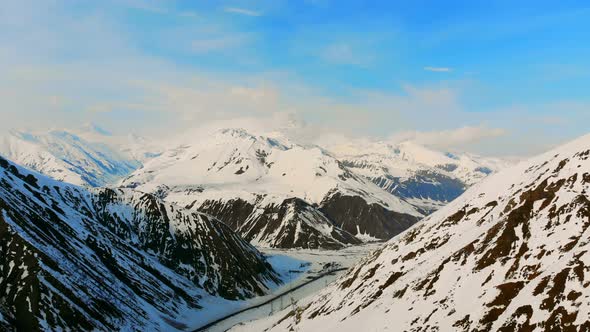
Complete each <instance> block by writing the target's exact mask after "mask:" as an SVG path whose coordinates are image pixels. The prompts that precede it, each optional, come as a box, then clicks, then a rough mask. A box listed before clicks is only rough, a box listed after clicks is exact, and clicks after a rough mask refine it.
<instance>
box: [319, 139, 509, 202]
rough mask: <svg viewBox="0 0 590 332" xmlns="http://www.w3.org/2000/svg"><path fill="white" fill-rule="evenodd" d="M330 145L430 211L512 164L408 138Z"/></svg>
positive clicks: (348, 163)
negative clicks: (431, 147) (444, 150)
mask: <svg viewBox="0 0 590 332" xmlns="http://www.w3.org/2000/svg"><path fill="white" fill-rule="evenodd" d="M329 149H330V151H332V152H333V153H334V154H335V155H336V156H337V158H339V159H340V160H341V161H342V162H343V163H344V165H346V166H347V167H348V168H350V169H351V170H353V171H354V172H356V173H357V174H360V175H362V176H364V177H366V178H367V179H370V180H371V181H373V182H374V183H375V184H377V185H378V186H379V187H381V188H383V189H385V190H386V191H388V192H390V193H392V194H393V195H395V196H397V197H401V198H404V199H405V200H407V201H408V202H410V203H412V204H414V205H415V206H416V207H418V208H420V209H422V210H424V211H426V212H428V213H431V212H434V211H436V210H437V209H439V208H441V207H442V206H444V205H446V204H448V203H449V202H450V201H452V200H454V199H455V198H457V197H459V196H460V195H461V194H462V193H463V192H464V191H465V190H467V188H469V187H470V186H472V185H474V184H475V183H478V182H480V181H481V180H482V179H484V178H485V177H487V176H488V175H490V174H492V173H495V172H497V171H499V170H500V169H502V168H505V167H506V166H507V165H509V163H508V162H506V161H503V160H499V159H493V158H482V157H478V156H474V155H469V154H453V153H449V152H439V151H435V150H432V149H429V148H427V147H424V146H421V145H418V144H416V143H413V142H409V141H408V142H402V143H398V144H388V143H386V142H365V143H359V142H354V141H352V142H349V143H347V144H343V145H336V146H332V147H330V148H329Z"/></svg>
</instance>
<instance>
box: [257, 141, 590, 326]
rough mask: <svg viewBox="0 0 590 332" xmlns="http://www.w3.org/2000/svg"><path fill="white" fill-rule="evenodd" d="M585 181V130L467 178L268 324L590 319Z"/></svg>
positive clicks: (588, 156) (589, 206)
mask: <svg viewBox="0 0 590 332" xmlns="http://www.w3.org/2000/svg"><path fill="white" fill-rule="evenodd" d="M589 192H590V135H589V136H585V137H582V138H581V139H579V140H576V141H574V142H572V143H570V144H567V145H565V146H562V147H560V148H558V149H556V150H554V151H551V152H549V153H547V154H544V155H542V156H540V157H537V158H534V159H532V160H530V161H528V162H524V163H521V164H519V165H518V166H516V167H514V168H511V169H509V170H506V171H503V172H500V173H499V174H497V175H494V176H492V177H491V178H489V179H488V180H486V181H484V182H483V183H481V184H480V185H477V186H475V187H474V188H471V189H470V190H468V192H467V193H466V194H464V195H463V196H462V197H461V198H459V199H457V200H456V201H454V202H453V203H451V204H449V205H448V206H446V207H445V208H443V209H441V210H440V211H438V212H437V213H434V214H433V215H431V216H430V217H428V218H426V219H424V220H423V221H421V222H420V223H419V224H417V225H416V226H415V227H413V228H412V229H410V230H408V231H407V232H405V233H404V234H403V235H401V236H400V237H397V238H396V239H394V240H392V241H391V242H390V243H389V244H388V245H387V246H386V247H385V248H383V249H381V250H379V251H377V252H375V253H373V254H372V255H371V256H370V257H367V258H366V259H365V260H364V261H362V262H360V263H359V264H358V265H357V266H356V267H355V268H353V269H351V270H350V271H349V272H348V273H347V275H345V276H344V277H342V278H341V279H339V280H338V281H337V282H336V283H334V284H332V285H331V286H330V287H328V288H326V289H325V290H324V291H322V293H321V294H319V295H318V296H316V297H315V298H313V299H312V300H309V301H308V302H307V303H304V304H302V305H301V307H300V308H299V309H298V310H297V311H296V312H294V313H291V314H290V315H288V316H287V317H285V318H284V319H282V320H281V321H279V322H276V319H275V322H271V323H270V326H272V325H273V324H276V325H275V326H274V328H273V329H271V330H276V331H286V330H290V328H292V327H294V328H296V329H297V331H320V330H321V331H359V330H363V327H367V326H370V327H371V329H373V330H377V331H385V330H388V329H392V328H393V329H394V330H399V331H533V330H539V331H587V330H588V329H590V287H589V285H590V280H589V276H590V274H589V273H588V272H590V271H589V270H590V253H589V252H590V242H589V241H588V238H589V237H588V232H589V231H590V230H589V226H590V194H589ZM295 325H296V326H295ZM258 328H259V329H260V327H258Z"/></svg>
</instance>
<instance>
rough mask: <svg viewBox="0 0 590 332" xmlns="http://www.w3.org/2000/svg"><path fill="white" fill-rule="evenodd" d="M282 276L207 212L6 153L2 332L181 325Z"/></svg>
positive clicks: (0, 235)
mask: <svg viewBox="0 0 590 332" xmlns="http://www.w3.org/2000/svg"><path fill="white" fill-rule="evenodd" d="M280 282H281V281H280V279H279V276H278V275H277V273H276V272H275V271H274V270H273V269H272V267H271V266H270V265H269V264H268V263H267V262H266V260H265V258H264V257H263V256H262V254H261V253H259V252H258V251H257V250H256V249H255V248H254V247H252V246H251V245H250V244H248V243H247V242H246V241H244V240H243V239H241V238H240V237H239V236H237V235H236V234H235V233H234V232H232V231H231V230H230V229H229V228H228V227H227V226H225V225H224V224H223V223H221V222H219V221H217V220H214V219H213V218H211V217H209V216H205V215H203V214H200V213H196V212H191V211H187V210H185V209H182V208H179V207H176V206H174V205H171V204H168V203H164V202H163V201H161V200H159V199H157V198H156V197H154V196H152V195H149V194H144V193H138V192H134V191H131V190H128V189H126V190H123V189H116V190H111V189H92V190H91V191H88V190H86V189H83V188H81V187H77V186H74V185H69V184H65V183H62V182H58V181H55V180H52V179H49V178H46V177H44V176H41V175H39V174H37V173H33V172H31V171H28V170H26V169H24V168H22V167H20V166H17V165H15V164H13V163H11V162H9V161H7V160H6V159H3V158H0V329H3V328H5V329H7V330H12V329H14V328H16V329H17V330H23V331H25V330H26V331H29V330H39V329H41V330H60V329H66V330H67V329H73V330H98V331H112V330H121V329H122V330H176V329H181V330H182V329H185V328H186V326H184V325H183V324H182V323H181V322H183V321H189V320H190V319H191V318H190V317H192V320H194V319H195V318H194V317H195V316H196V317H198V316H199V312H200V310H201V309H202V306H203V304H202V300H204V299H205V298H212V297H222V298H225V299H243V298H248V297H252V296H254V295H262V294H264V293H266V292H267V291H268V290H269V288H270V287H273V286H274V285H276V284H279V283H280Z"/></svg>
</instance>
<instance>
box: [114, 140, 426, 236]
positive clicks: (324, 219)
mask: <svg viewBox="0 0 590 332" xmlns="http://www.w3.org/2000/svg"><path fill="white" fill-rule="evenodd" d="M121 185H122V186H124V187H129V188H137V189H138V190H140V191H145V192H152V193H156V194H157V195H158V196H159V197H162V198H164V199H165V200H167V201H171V202H175V203H177V204H180V205H183V206H188V207H190V208H193V209H197V210H200V211H204V212H206V213H210V214H212V215H214V216H216V217H218V218H220V219H221V220H222V221H224V222H226V223H227V224H228V225H230V226H231V227H232V228H233V229H235V230H236V231H238V232H239V233H240V234H242V235H244V236H245V237H247V238H249V239H251V240H253V242H254V243H256V244H258V245H265V246H278V247H300V246H302V247H306V248H314V247H318V246H319V247H330V248H334V247H337V246H342V245H344V244H347V243H357V242H358V241H356V239H354V237H352V236H351V234H352V235H358V236H360V237H361V238H363V239H369V238H371V239H389V238H391V237H392V236H394V235H396V234H397V233H399V231H400V230H403V229H405V228H407V227H408V226H409V225H411V224H413V223H414V222H416V221H417V220H418V219H419V218H420V217H421V216H422V215H421V214H420V213H419V212H418V211H416V209H415V208H414V207H413V206H411V205H410V204H408V203H406V202H405V201H403V200H400V199H398V198H397V197H394V196H393V195H390V194H388V193H387V192H385V191H383V190H381V189H380V188H379V187H377V186H376V185H375V184H373V183H371V181H369V180H367V179H365V178H363V177H361V176H358V175H356V174H355V173H353V172H351V171H350V170H349V169H348V168H346V167H345V166H344V165H343V164H342V163H341V162H339V161H338V160H337V159H335V158H334V157H332V156H330V155H329V154H327V153H326V152H325V151H324V150H322V149H320V148H318V147H316V146H304V145H300V144H296V143H294V142H292V141H291V140H289V139H286V138H284V137H282V136H281V135H279V134H276V133H274V134H265V135H254V134H251V133H249V132H246V131H245V130H242V129H223V130H219V131H215V132H214V133H212V134H202V135H201V136H195V137H193V138H192V140H191V141H190V142H188V143H183V144H179V145H178V146H177V147H176V148H174V149H171V150H169V151H167V152H165V153H163V154H162V155H161V156H159V157H157V158H154V159H152V160H150V161H148V162H147V163H146V164H145V165H144V167H143V168H141V169H139V170H137V171H136V172H134V173H133V174H132V175H131V176H130V177H128V178H126V179H125V180H123V181H122V183H121ZM294 198H297V199H299V201H297V202H298V203H297V204H295V203H293V202H296V201H294V200H293V199H294ZM351 199H355V200H356V201H355V205H354V206H353V209H351V210H350V211H349V213H346V214H342V213H334V212H335V211H336V210H337V209H336V208H335V207H338V206H342V205H345V204H346V203H345V202H346V201H348V200H351ZM374 223H378V224H382V225H380V226H377V227H375V225H373V224H374ZM334 227H336V228H340V230H336V231H333V229H334ZM295 230H299V231H295ZM301 230H305V233H306V235H303V236H304V238H309V239H313V240H312V241H311V242H309V241H307V240H305V241H304V240H302V241H299V242H298V244H295V243H294V242H293V241H295V240H296V239H303V238H301V237H299V236H298V235H297V234H302V232H301ZM258 231H260V232H258ZM347 233H348V234H347ZM287 234H289V235H287ZM277 239H278V241H277ZM288 239H289V240H288ZM295 242H297V241H295ZM322 244H325V245H322Z"/></svg>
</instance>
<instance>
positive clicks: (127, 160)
mask: <svg viewBox="0 0 590 332" xmlns="http://www.w3.org/2000/svg"><path fill="white" fill-rule="evenodd" d="M0 154H2V155H3V156H5V157H7V158H8V159H10V160H13V161H14V162H16V163H18V164H20V165H23V166H25V167H28V168H30V169H33V170H35V171H37V172H40V173H42V174H44V175H47V176H49V177H52V178H54V179H56V180H59V181H64V182H68V183H72V184H76V185H80V186H90V187H98V186H104V185H107V184H112V183H114V182H117V181H118V180H120V179H121V178H123V177H125V176H126V175H128V174H130V173H131V172H133V171H134V170H135V169H137V168H138V167H139V166H140V165H141V162H140V161H139V160H136V159H134V158H132V157H129V156H126V155H124V154H122V153H121V152H119V151H117V150H116V149H113V148H112V147H109V146H108V145H106V144H103V143H95V142H89V141H87V140H85V139H83V138H81V137H80V136H78V135H76V134H73V133H71V132H68V131H59V130H53V131H49V132H47V133H42V134H31V133H25V132H16V131H13V132H11V133H10V134H8V135H6V136H4V137H2V138H0Z"/></svg>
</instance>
